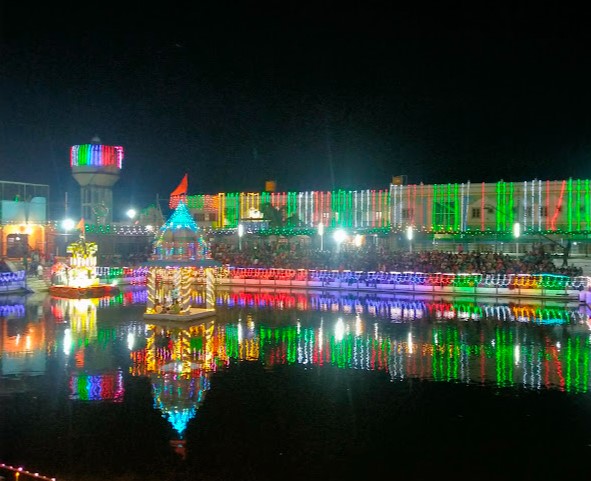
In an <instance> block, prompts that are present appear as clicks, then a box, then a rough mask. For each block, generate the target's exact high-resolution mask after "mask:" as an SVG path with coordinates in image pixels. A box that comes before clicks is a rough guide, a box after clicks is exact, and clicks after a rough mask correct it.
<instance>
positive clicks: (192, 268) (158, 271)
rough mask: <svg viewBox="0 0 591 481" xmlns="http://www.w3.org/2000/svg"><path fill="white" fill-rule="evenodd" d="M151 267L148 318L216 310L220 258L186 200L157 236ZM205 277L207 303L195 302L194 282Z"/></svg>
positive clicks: (203, 314) (179, 317)
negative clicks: (216, 271)
mask: <svg viewBox="0 0 591 481" xmlns="http://www.w3.org/2000/svg"><path fill="white" fill-rule="evenodd" d="M145 265H146V266H147V267H148V278H147V287H148V301H147V303H146V312H145V314H144V318H145V319H152V320H154V319H162V320H193V319H200V318H204V317H208V316H212V315H213V314H215V309H214V305H215V301H214V272H213V267H215V266H219V265H220V264H219V262H216V261H214V260H213V259H212V258H211V254H210V251H209V246H208V245H207V242H206V241H205V239H204V238H203V236H202V235H200V233H199V227H198V226H197V224H196V223H195V221H194V220H193V217H192V216H191V214H190V212H189V209H188V208H187V205H186V204H185V202H183V201H180V202H179V203H178V205H177V207H176V209H175V210H174V212H173V213H172V215H171V216H170V218H169V219H168V220H167V221H166V223H165V224H164V225H163V226H162V227H161V228H160V230H159V231H158V233H157V234H156V238H155V240H154V251H153V254H152V258H151V259H150V260H149V261H148V262H147V263H146V264H145ZM203 279H205V282H206V299H207V301H206V307H205V308H198V307H195V306H193V305H191V289H192V286H193V284H195V283H196V282H198V281H199V280H203Z"/></svg>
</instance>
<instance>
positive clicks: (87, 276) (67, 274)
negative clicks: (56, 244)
mask: <svg viewBox="0 0 591 481" xmlns="http://www.w3.org/2000/svg"><path fill="white" fill-rule="evenodd" d="M67 252H68V254H70V257H69V259H68V261H69V262H68V264H67V265H66V264H63V263H59V264H56V265H55V266H53V268H52V272H51V279H52V281H51V287H50V288H49V292H50V293H51V294H53V295H55V296H62V297H102V296H105V295H111V294H114V293H116V292H118V289H117V287H116V286H113V285H109V284H101V283H100V279H99V278H98V276H97V275H96V257H97V245H96V243H95V242H87V241H86V238H85V237H84V234H81V235H80V238H79V239H78V241H76V242H72V243H71V244H70V245H69V246H68V249H67Z"/></svg>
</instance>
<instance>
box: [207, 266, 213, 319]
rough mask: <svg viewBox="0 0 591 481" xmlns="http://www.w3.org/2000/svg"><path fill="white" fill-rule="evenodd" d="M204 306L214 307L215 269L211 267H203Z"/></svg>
mask: <svg viewBox="0 0 591 481" xmlns="http://www.w3.org/2000/svg"><path fill="white" fill-rule="evenodd" d="M205 307H206V308H207V309H214V308H215V271H214V269H213V268H212V267H208V268H206V269H205Z"/></svg>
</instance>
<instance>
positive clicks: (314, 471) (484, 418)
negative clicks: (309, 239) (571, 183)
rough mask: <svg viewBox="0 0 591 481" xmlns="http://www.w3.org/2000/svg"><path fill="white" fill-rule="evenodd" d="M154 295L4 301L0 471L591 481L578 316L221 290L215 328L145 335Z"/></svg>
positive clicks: (566, 310) (160, 328)
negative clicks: (587, 480)
mask: <svg viewBox="0 0 591 481" xmlns="http://www.w3.org/2000/svg"><path fill="white" fill-rule="evenodd" d="M203 296H204V293H203V292H200V291H196V292H195V293H194V297H195V302H196V303H202V302H203ZM145 301H146V292H145V290H144V289H141V288H134V289H129V290H127V291H124V292H123V293H121V294H120V295H118V296H117V297H113V298H105V299H100V300H99V299H93V300H65V299H57V298H52V297H49V296H47V297H42V296H33V297H27V298H22V297H7V296H4V297H0V326H1V328H2V334H1V337H0V340H1V344H0V350H1V351H0V352H1V358H0V366H1V368H2V378H1V380H0V433H1V444H0V462H3V463H7V464H11V465H14V466H24V468H25V469H27V470H29V471H32V472H37V471H38V472H40V473H42V474H45V475H48V476H50V477H57V478H58V479H76V480H81V479H144V480H150V479H159V480H166V479H175V480H184V479H205V480H218V479H233V480H251V479H252V480H259V479H299V480H302V479H308V480H316V479H324V480H325V479H368V478H370V477H373V476H380V477H385V478H386V479H403V478H405V479H432V478H433V477H439V478H443V479H449V478H459V477H477V478H478V479H522V480H523V479H538V480H539V479H549V477H556V478H558V479H574V478H575V477H578V478H580V479H583V478H582V476H584V477H586V476H587V472H588V466H587V458H588V457H589V455H590V454H591V395H590V393H589V391H590V389H591V379H590V375H591V366H590V355H591V321H590V319H589V312H588V310H587V309H586V308H585V307H580V306H578V305H570V306H569V305H544V304H528V303H525V302H524V303H522V304H507V303H496V302H495V301H494V300H490V301H489V302H475V301H474V300H470V299H465V300H461V299H456V300H450V299H447V300H445V299H438V300H429V299H409V298H401V297H395V296H386V295H384V296H377V295H365V294H362V295H358V294H354V293H338V292H322V293H321V292H310V293H305V292H289V291H284V292H273V291H267V292H258V291H257V292H245V291H237V290H236V291H232V290H229V291H221V292H219V293H218V295H217V313H216V317H215V318H214V319H212V320H209V321H206V322H201V323H194V324H189V325H187V324H178V323H177V324H174V323H172V324H171V323H169V324H159V325H152V324H146V323H145V322H144V321H143V320H142V314H143V310H144V303H145ZM175 448H176V451H178V453H180V454H178V453H177V452H175ZM181 454H182V455H184V457H185V459H184V460H183V459H182V457H181ZM0 471H1V470H0ZM0 475H4V476H6V477H7V479H14V478H13V477H12V476H13V475H12V474H11V473H8V472H4V473H3V472H0ZM25 478H26V476H24V475H21V478H20V479H21V481H22V480H23V479H25Z"/></svg>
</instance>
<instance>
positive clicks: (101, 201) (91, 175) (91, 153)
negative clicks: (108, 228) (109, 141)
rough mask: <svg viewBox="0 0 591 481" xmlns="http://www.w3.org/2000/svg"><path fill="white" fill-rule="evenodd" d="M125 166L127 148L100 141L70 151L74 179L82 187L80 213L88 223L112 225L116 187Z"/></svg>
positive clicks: (94, 140)
mask: <svg viewBox="0 0 591 481" xmlns="http://www.w3.org/2000/svg"><path fill="white" fill-rule="evenodd" d="M122 165H123V147H115V146H112V145H102V144H101V141H100V139H99V138H98V137H95V138H93V139H92V142H91V143H90V144H84V145H74V146H72V148H71V149H70V166H71V167H72V175H73V176H74V179H76V182H78V184H80V213H81V216H82V218H83V219H84V220H85V221H86V222H89V223H92V224H110V223H111V222H112V220H113V189H112V187H113V185H115V182H117V181H118V180H119V173H120V172H121V167H122Z"/></svg>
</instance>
